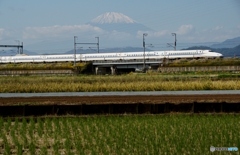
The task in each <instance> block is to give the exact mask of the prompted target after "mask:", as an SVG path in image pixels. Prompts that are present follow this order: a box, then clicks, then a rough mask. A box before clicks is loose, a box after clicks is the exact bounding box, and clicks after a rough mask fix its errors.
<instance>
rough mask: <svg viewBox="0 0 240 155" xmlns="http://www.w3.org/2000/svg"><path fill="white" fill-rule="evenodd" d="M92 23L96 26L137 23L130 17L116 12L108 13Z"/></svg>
mask: <svg viewBox="0 0 240 155" xmlns="http://www.w3.org/2000/svg"><path fill="white" fill-rule="evenodd" d="M91 22H92V23H96V24H107V23H108V24H112V23H135V21H134V20H133V19H131V18H130V17H128V16H126V15H124V14H122V13H116V12H107V13H104V14H102V15H100V16H98V17H96V18H94V19H93V20H92V21H91Z"/></svg>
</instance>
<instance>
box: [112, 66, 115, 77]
mask: <svg viewBox="0 0 240 155" xmlns="http://www.w3.org/2000/svg"><path fill="white" fill-rule="evenodd" d="M111 74H112V75H115V74H116V68H115V67H114V66H111Z"/></svg>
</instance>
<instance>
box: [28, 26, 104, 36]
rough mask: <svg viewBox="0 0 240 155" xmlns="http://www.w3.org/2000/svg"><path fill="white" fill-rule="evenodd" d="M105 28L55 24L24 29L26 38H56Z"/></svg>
mask: <svg viewBox="0 0 240 155" xmlns="http://www.w3.org/2000/svg"><path fill="white" fill-rule="evenodd" d="M102 31H103V30H102V29H100V28H98V27H94V26H91V25H65V26H60V25H55V26H49V27H27V28H25V30H24V31H23V38H24V39H37V38H46V37H47V38H49V37H50V38H54V37H67V36H74V35H77V34H79V33H87V32H94V33H101V32H102Z"/></svg>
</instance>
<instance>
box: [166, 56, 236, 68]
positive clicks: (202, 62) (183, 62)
mask: <svg viewBox="0 0 240 155" xmlns="http://www.w3.org/2000/svg"><path fill="white" fill-rule="evenodd" d="M165 61H166V62H167V60H165ZM164 66H168V67H190V66H240V59H239V58H224V59H220V58H218V59H198V60H196V59H193V60H187V59H180V60H175V61H173V62H171V63H168V64H165V65H164Z"/></svg>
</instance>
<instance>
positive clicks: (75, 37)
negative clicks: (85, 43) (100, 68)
mask: <svg viewBox="0 0 240 155" xmlns="http://www.w3.org/2000/svg"><path fill="white" fill-rule="evenodd" d="M76 39H77V36H74V67H75V66H76V44H77V43H76Z"/></svg>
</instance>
